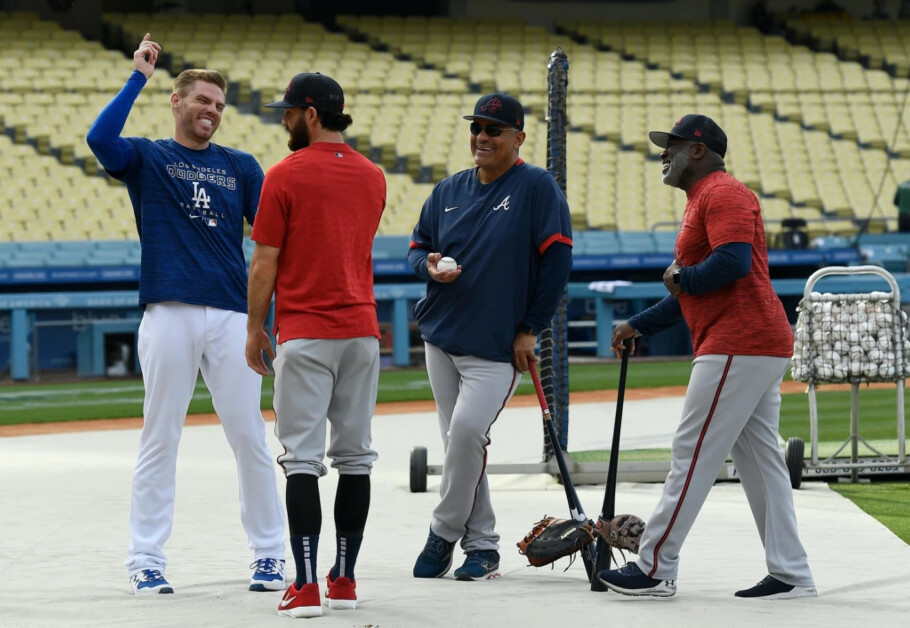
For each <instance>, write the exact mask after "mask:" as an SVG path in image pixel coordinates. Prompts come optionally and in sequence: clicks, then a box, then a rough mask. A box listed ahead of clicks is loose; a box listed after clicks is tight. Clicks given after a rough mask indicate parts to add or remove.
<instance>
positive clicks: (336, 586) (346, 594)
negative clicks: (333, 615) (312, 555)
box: [325, 572, 357, 610]
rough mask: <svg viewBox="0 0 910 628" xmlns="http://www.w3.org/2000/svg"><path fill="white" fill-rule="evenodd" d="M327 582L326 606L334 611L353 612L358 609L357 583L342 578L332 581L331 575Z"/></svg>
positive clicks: (327, 577)
mask: <svg viewBox="0 0 910 628" xmlns="http://www.w3.org/2000/svg"><path fill="white" fill-rule="evenodd" d="M325 581H326V589H327V590H326V594H325V603H326V606H328V607H329V608H331V609H333V610H353V609H355V608H357V592H356V591H355V589H356V588H357V583H356V582H355V581H354V580H351V579H350V578H345V577H344V576H340V577H338V578H335V579H334V580H332V574H331V572H330V573H329V575H328V576H326V578H325Z"/></svg>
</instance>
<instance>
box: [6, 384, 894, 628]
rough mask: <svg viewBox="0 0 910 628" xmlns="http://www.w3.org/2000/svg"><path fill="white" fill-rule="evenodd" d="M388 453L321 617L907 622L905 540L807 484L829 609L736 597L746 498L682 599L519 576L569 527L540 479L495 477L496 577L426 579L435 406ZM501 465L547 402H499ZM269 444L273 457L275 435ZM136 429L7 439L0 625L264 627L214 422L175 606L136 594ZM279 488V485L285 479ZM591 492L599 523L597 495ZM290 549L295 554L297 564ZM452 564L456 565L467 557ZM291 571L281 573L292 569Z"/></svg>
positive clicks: (645, 507) (660, 408)
mask: <svg viewBox="0 0 910 628" xmlns="http://www.w3.org/2000/svg"><path fill="white" fill-rule="evenodd" d="M680 406H681V400H680V399H663V400H655V401H627V402H626V405H625V408H626V409H625V418H624V425H623V447H624V448H630V447H643V446H668V444H669V439H670V437H671V435H672V433H673V428H674V425H675V423H676V421H677V420H678V416H679V408H680ZM570 412H571V429H570V448H569V449H570V450H579V449H596V448H608V447H609V443H610V439H611V434H610V431H611V428H612V424H613V412H614V405H613V404H610V403H602V404H585V405H581V404H579V405H575V406H572V408H571V410H570ZM374 426H375V427H374V446H375V448H376V450H377V451H378V452H379V454H380V460H379V461H378V462H377V464H376V467H375V472H374V476H373V478H374V481H373V505H372V510H371V513H370V519H369V522H368V526H367V532H366V537H365V541H364V544H363V548H362V551H361V557H360V561H359V563H358V566H357V572H356V573H357V580H358V589H359V591H358V593H359V597H360V608H359V609H358V610H356V611H329V610H327V611H326V614H325V615H324V616H323V617H322V618H319V619H311V620H298V621H312V622H317V623H318V625H320V626H343V627H345V628H350V627H364V628H366V627H371V628H398V627H401V628H412V627H413V628H417V627H420V628H424V627H434V626H440V627H462V626H463V627H468V628H473V627H481V626H496V627H507V626H521V627H523V628H527V627H532V628H533V627H537V626H540V627H544V626H546V627H552V626H565V625H568V624H569V623H572V624H576V625H578V624H584V625H591V626H594V625H612V626H659V625H665V626H698V627H705V626H708V627H710V626H712V625H713V626H737V627H741V626H769V625H772V626H827V625H871V624H875V625H877V626H906V625H910V595H908V594H907V584H908V583H910V546H908V545H906V544H904V543H903V542H901V541H900V540H899V539H898V538H897V537H895V536H894V535H893V534H892V533H891V532H890V531H888V530H887V529H886V528H885V527H883V526H882V525H881V524H879V523H878V522H877V521H875V520H874V519H872V518H871V517H868V516H867V515H865V514H863V513H862V512H861V511H860V510H859V509H858V508H856V507H855V506H854V505H853V504H852V503H851V502H850V501H848V500H845V499H843V498H841V497H840V496H839V495H837V494H836V493H834V492H833V491H830V490H828V488H827V486H826V485H824V484H821V483H817V482H809V483H804V484H803V487H804V488H803V489H801V490H799V491H797V492H796V506H797V515H798V517H799V523H800V530H801V534H802V538H803V541H804V543H805V545H806V548H807V550H808V552H809V559H810V563H811V566H812V568H813V570H814V573H815V578H816V583H817V585H818V589H819V598H817V599H800V600H789V601H779V602H767V601H765V602H761V601H749V600H740V599H737V598H734V597H733V595H732V594H733V592H734V591H735V590H736V589H739V588H744V587H748V586H751V585H752V584H754V583H755V582H757V581H758V580H760V579H761V578H762V577H764V575H765V573H766V572H765V567H764V561H763V553H762V549H761V544H760V542H759V539H758V534H757V532H756V531H755V526H754V523H753V521H752V517H751V514H750V512H749V509H748V506H747V504H746V500H745V497H744V496H743V493H742V490H741V487H740V486H739V485H738V484H736V483H730V482H726V483H721V484H718V485H717V486H715V488H714V490H713V491H712V492H711V494H710V496H709V498H708V501H707V503H706V505H705V507H704V509H703V510H702V513H701V516H700V517H699V519H698V521H697V522H696V524H695V526H694V528H693V529H692V532H691V534H690V535H689V538H688V540H687V542H686V544H685V546H684V548H683V551H682V556H681V563H680V574H679V580H678V587H679V590H678V593H677V595H676V597H674V598H670V599H665V600H657V599H647V600H642V599H634V598H627V597H623V596H619V595H616V594H614V593H591V592H590V591H589V590H588V586H589V585H588V583H587V581H586V580H585V575H584V568H583V567H582V564H581V561H578V562H576V563H575V564H574V565H573V566H572V567H571V568H570V569H568V570H567V571H563V570H562V569H563V568H564V567H565V566H566V565H567V564H568V563H567V561H562V564H560V565H559V566H558V567H557V568H556V569H553V570H551V569H547V568H544V569H533V568H531V567H527V566H526V563H525V561H524V559H523V558H522V557H521V556H519V555H518V553H517V550H516V549H515V543H516V542H517V541H518V540H519V539H520V538H521V537H522V536H523V535H524V533H525V532H527V530H528V529H529V528H530V526H531V525H532V524H533V522H534V521H536V520H537V519H539V518H540V517H541V516H542V515H544V514H551V515H557V516H565V514H566V504H565V498H564V495H563V491H562V488H561V487H560V486H559V485H558V484H556V483H555V482H554V481H553V480H552V479H551V478H550V477H549V476H546V475H534V476H520V475H494V476H491V483H492V487H493V499H494V504H495V506H496V510H497V514H498V517H499V523H498V529H499V532H500V533H501V534H502V548H501V554H502V571H503V576H502V577H501V578H499V579H498V580H492V581H486V582H471V583H464V582H457V581H455V580H453V579H452V576H451V573H450V574H449V575H448V576H447V577H446V578H443V579H440V580H434V581H425V580H415V579H414V578H413V577H412V576H411V568H412V566H413V563H414V559H415V558H416V556H417V554H418V553H419V551H420V549H421V548H422V546H423V542H424V540H425V539H426V533H427V526H428V524H429V518H430V512H431V510H432V508H433V506H434V505H435V503H436V494H435V491H436V490H437V489H438V485H439V478H438V477H435V476H431V477H430V478H429V492H427V493H424V494H411V493H410V492H409V491H408V468H409V455H408V452H409V449H410V447H411V446H412V445H425V446H427V448H428V450H429V462H430V463H431V464H439V463H441V460H442V459H441V455H442V453H441V452H442V448H441V445H440V444H439V435H438V429H437V427H436V421H435V416H434V415H433V414H432V413H415V414H407V415H387V416H377V417H376V419H375V421H374ZM492 437H493V444H492V446H491V449H490V462H492V463H515V462H537V461H539V459H540V452H541V441H542V429H541V426H540V418H539V411H538V410H537V409H536V408H510V409H507V410H506V411H505V412H504V414H503V416H502V417H501V418H500V420H499V421H498V422H497V424H496V425H495V426H494V427H493V431H492ZM269 442H270V445H271V446H272V448H273V449H274V450H275V451H276V453H277V450H278V443H277V441H276V440H275V438H274V436H273V435H272V434H271V424H270V425H269ZM137 443H138V430H135V429H130V430H119V431H107V432H79V433H64V434H57V435H49V436H24V437H14V438H0V626H3V627H6V626H17V627H18V626H118V627H119V626H130V625H136V626H143V627H145V626H193V627H198V626H271V625H276V626H277V625H285V626H286V625H289V624H288V623H287V622H290V621H293V620H291V619H288V618H283V617H278V616H277V614H276V610H277V606H278V601H279V600H280V598H281V594H280V593H277V592H276V593H251V592H249V591H247V583H248V578H249V575H250V572H249V571H248V570H247V565H248V564H249V562H250V560H251V555H252V553H251V552H250V551H249V550H248V549H247V547H246V539H245V536H244V534H243V530H242V528H241V526H240V521H239V514H238V510H239V509H238V502H237V481H236V471H235V468H234V463H233V460H232V456H231V453H230V450H229V448H228V445H227V443H226V441H225V439H224V436H223V434H222V432H221V428H220V427H219V426H199V427H187V428H186V429H185V431H184V436H183V441H182V443H181V450H180V457H179V463H178V480H177V508H176V521H175V525H174V532H173V535H172V536H171V539H170V541H169V542H168V545H167V547H166V550H167V552H168V555H169V558H170V565H169V567H168V570H167V577H168V579H169V580H170V582H171V583H172V584H173V585H174V587H175V589H176V593H175V594H174V595H165V596H154V597H152V598H136V597H133V596H131V595H129V594H128V591H129V586H128V582H127V574H126V571H125V569H124V567H123V565H122V563H123V559H124V553H125V550H126V546H127V543H128V534H127V517H128V509H129V491H130V475H131V472H132V467H133V463H134V461H135V456H136V451H137ZM277 482H278V483H279V486H280V487H281V491H282V494H283V487H284V479H283V478H281V477H279V478H277ZM335 483H336V479H335V475H334V472H331V473H330V475H329V476H328V477H326V478H324V479H323V480H322V481H321V488H322V504H323V510H324V520H323V537H322V538H323V542H322V544H321V545H320V548H319V561H320V563H319V569H320V571H323V572H328V569H329V568H330V566H331V562H332V560H333V554H334V529H333V523H332V508H333V501H334V488H335ZM660 489H661V486H660V485H653V484H620V486H619V490H618V494H617V510H618V511H619V512H633V513H636V514H638V515H640V516H642V517H643V518H647V516H648V514H650V511H651V508H652V507H653V506H654V504H655V503H656V501H657V499H658V497H659V494H660ZM579 493H580V497H581V500H582V503H583V505H584V506H585V508H586V510H587V513H588V515H589V516H596V513H597V511H598V510H599V509H600V504H601V502H602V500H603V486H602V485H601V486H585V487H581V488H580V489H579ZM289 557H290V553H289ZM456 561H457V562H456V565H457V564H460V561H461V555H460V553H458V554H456ZM292 565H293V561H290V560H289V572H290V574H289V575H291V576H293V572H294V570H293V567H292Z"/></svg>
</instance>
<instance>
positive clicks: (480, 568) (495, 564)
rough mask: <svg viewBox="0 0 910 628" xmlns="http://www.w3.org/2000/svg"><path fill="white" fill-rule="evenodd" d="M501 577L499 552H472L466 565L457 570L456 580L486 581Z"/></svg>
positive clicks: (465, 562)
mask: <svg viewBox="0 0 910 628" xmlns="http://www.w3.org/2000/svg"><path fill="white" fill-rule="evenodd" d="M498 577H499V552H497V551H496V550H471V551H470V552H468V557H467V558H466V559H465V561H464V564H463V565H462V566H461V567H459V568H458V569H456V570H455V579H456V580H486V579H488V578H498Z"/></svg>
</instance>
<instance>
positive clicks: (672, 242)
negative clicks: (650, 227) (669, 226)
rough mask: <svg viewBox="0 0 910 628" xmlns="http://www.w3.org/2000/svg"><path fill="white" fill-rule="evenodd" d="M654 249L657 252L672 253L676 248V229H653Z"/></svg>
mask: <svg viewBox="0 0 910 628" xmlns="http://www.w3.org/2000/svg"><path fill="white" fill-rule="evenodd" d="M652 235H653V236H654V245H655V251H656V252H658V253H672V252H673V251H675V250H676V236H677V235H679V233H678V232H677V231H654V232H653V233H652Z"/></svg>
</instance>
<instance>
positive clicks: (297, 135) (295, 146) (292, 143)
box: [288, 116, 310, 152]
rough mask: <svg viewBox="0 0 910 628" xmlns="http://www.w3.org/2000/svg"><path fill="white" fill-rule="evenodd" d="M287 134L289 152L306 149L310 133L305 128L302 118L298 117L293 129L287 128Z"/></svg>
mask: <svg viewBox="0 0 910 628" xmlns="http://www.w3.org/2000/svg"><path fill="white" fill-rule="evenodd" d="M288 133H289V134H290V137H289V138H288V148H290V149H291V152H294V151H298V150H300V149H301V148H306V147H307V146H309V145H310V131H309V129H307V127H306V122H305V121H304V120H303V116H301V117H300V119H299V120H298V121H297V124H296V125H295V126H294V128H288Z"/></svg>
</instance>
